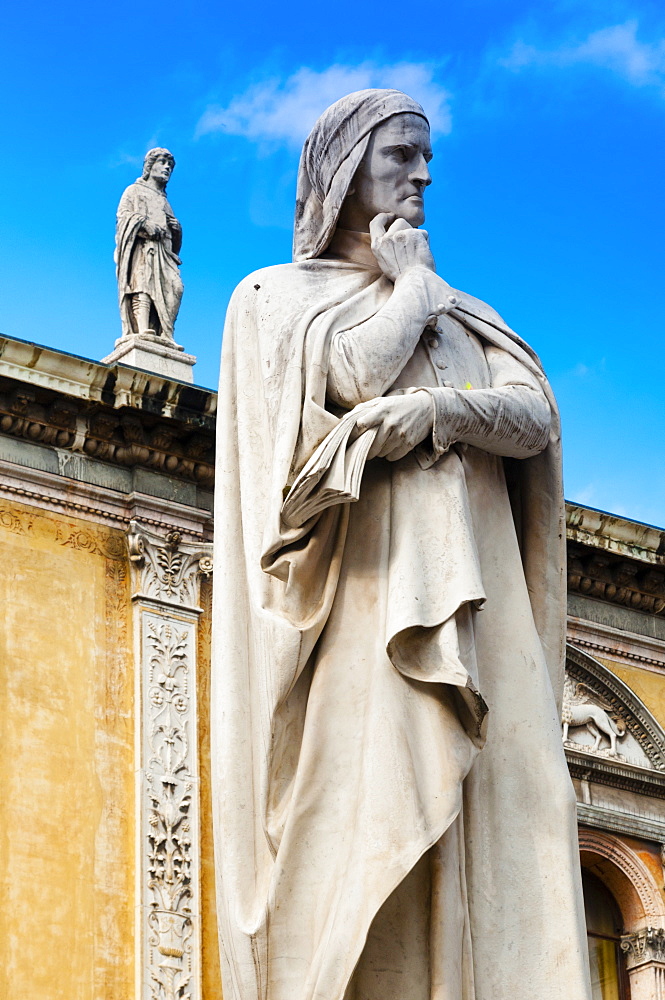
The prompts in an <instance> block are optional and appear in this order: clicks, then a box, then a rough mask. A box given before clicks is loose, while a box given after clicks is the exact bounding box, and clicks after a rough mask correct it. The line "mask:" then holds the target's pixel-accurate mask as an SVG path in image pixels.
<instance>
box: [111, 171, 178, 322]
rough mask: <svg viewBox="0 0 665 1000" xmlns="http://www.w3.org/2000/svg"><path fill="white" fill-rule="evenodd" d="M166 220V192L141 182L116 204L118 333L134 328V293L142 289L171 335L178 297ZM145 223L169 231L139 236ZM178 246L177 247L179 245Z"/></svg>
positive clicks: (169, 214)
mask: <svg viewBox="0 0 665 1000" xmlns="http://www.w3.org/2000/svg"><path fill="white" fill-rule="evenodd" d="M169 219H171V220H173V219H175V216H174V215H173V210H172V208H171V206H170V205H169V203H168V201H167V199H166V195H165V194H163V193H162V192H160V191H155V189H154V188H152V187H151V186H150V185H149V184H146V183H145V181H143V180H141V179H140V178H139V180H137V181H135V182H134V184H130V185H129V187H128V188H126V189H125V191H124V193H123V195H122V198H121V199H120V204H119V205H118V214H117V224H116V236H115V241H116V251H115V262H116V274H117V278H118V300H119V305H120V317H121V319H122V335H123V337H128V336H129V335H130V334H131V333H132V332H133V327H132V321H131V316H132V295H134V294H136V293H137V292H144V293H145V294H146V295H149V296H150V300H151V302H152V304H153V306H154V308H155V312H156V313H157V318H158V319H159V325H160V328H161V331H160V332H161V334H162V336H164V337H168V338H170V339H171V340H172V339H173V327H174V324H175V321H176V317H177V315H178V310H179V309H180V300H181V299H182V290H183V285H182V278H181V277H180V271H179V270H178V268H179V266H180V258H179V257H178V256H177V255H176V253H175V252H174V250H173V246H172V237H171V230H170V228H169V225H168V221H169ZM146 222H150V223H152V224H153V225H155V226H159V227H160V228H161V229H162V230H164V231H165V232H166V233H167V234H168V235H167V236H166V237H165V238H163V239H150V238H149V237H146V236H141V235H140V233H141V230H142V228H143V226H144V225H145V223H146ZM177 249H178V250H179V249H180V248H179V247H178V248H177Z"/></svg>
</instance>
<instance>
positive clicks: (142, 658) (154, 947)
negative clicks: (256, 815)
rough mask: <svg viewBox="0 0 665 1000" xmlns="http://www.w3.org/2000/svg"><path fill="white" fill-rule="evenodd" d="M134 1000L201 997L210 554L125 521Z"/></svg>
mask: <svg viewBox="0 0 665 1000" xmlns="http://www.w3.org/2000/svg"><path fill="white" fill-rule="evenodd" d="M127 541H128V548H129V558H130V563H131V567H132V601H133V604H134V609H135V614H136V626H137V628H136V677H137V684H136V696H137V706H139V707H138V709H137V711H138V715H139V725H138V726H137V747H136V751H137V782H138V789H137V792H138V800H139V803H140V809H139V816H138V823H137V838H138V851H137V856H138V858H139V866H138V872H137V878H138V883H139V884H138V893H137V896H138V899H139V922H140V932H139V933H138V934H137V949H138V950H137V966H138V979H139V981H140V983H141V994H140V996H141V1000H185V998H187V1000H198V998H200V996H201V990H200V977H201V955H200V951H201V944H200V889H199V876H200V844H199V768H198V759H197V745H198V742H197V704H196V693H197V684H196V681H197V663H196V649H197V641H196V640H197V628H198V618H199V615H200V613H201V607H200V603H199V593H200V581H201V578H202V576H209V575H210V573H211V572H212V546H211V545H210V544H206V543H199V544H197V543H191V542H184V541H183V539H182V536H181V534H180V532H178V531H174V530H171V531H168V532H165V533H164V534H163V535H160V534H157V533H156V532H154V531H152V530H148V529H147V528H145V527H144V526H142V525H140V524H139V523H137V522H136V521H132V523H131V525H130V529H129V531H128V533H127Z"/></svg>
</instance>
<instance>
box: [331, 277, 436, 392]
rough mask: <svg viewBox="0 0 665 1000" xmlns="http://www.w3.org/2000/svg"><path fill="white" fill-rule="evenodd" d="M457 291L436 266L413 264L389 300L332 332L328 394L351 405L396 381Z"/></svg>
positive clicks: (387, 387)
mask: <svg viewBox="0 0 665 1000" xmlns="http://www.w3.org/2000/svg"><path fill="white" fill-rule="evenodd" d="M447 291H452V289H450V288H449V286H448V285H446V283H445V282H444V281H443V280H442V279H441V278H440V277H439V276H438V275H436V274H435V273H434V272H433V271H430V270H428V269H427V268H424V267H417V268H412V269H411V270H410V271H408V272H406V273H405V274H404V275H403V276H401V277H400V278H398V279H397V281H396V282H395V288H394V291H393V293H392V295H391V296H390V298H389V299H388V301H387V302H386V304H385V305H384V306H383V307H382V308H381V309H379V311H378V312H377V313H375V315H374V316H372V317H371V319H368V320H365V322H364V323H359V324H358V326H354V327H351V328H350V329H348V330H340V331H338V332H337V333H335V334H334V335H333V337H332V342H331V346H330V356H329V359H328V384H327V393H328V398H329V399H330V400H331V402H333V403H334V404H335V405H337V406H341V407H342V408H343V409H345V410H350V409H351V408H352V407H354V406H356V405H357V404H358V403H364V402H367V400H370V399H375V398H376V397H377V396H382V395H383V394H384V392H386V391H387V390H388V389H389V388H390V387H391V386H392V385H393V383H394V382H395V379H396V378H397V377H398V375H399V374H400V372H401V371H402V369H403V368H404V366H405V365H406V363H407V361H408V360H409V358H410V357H411V355H412V354H413V352H414V350H415V347H416V344H417V343H418V340H419V338H420V336H421V334H422V332H423V330H424V329H425V326H426V325H427V323H428V321H429V320H431V319H434V318H435V317H436V316H437V314H438V315H441V314H442V313H444V312H447V311H448V310H450V309H452V308H453V306H454V303H452V302H449V301H448V297H447V295H446V294H445V293H446V292H447Z"/></svg>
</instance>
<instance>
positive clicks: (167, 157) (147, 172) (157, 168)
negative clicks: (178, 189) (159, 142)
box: [142, 146, 175, 186]
mask: <svg viewBox="0 0 665 1000" xmlns="http://www.w3.org/2000/svg"><path fill="white" fill-rule="evenodd" d="M174 167H175V157H174V156H173V153H171V152H169V150H168V149H162V148H161V146H156V147H155V149H150V150H148V152H147V153H146V154H145V159H144V160H143V175H142V177H143V180H144V181H147V180H148V178H150V177H154V179H155V180H157V181H158V182H159V183H161V184H163V185H164V186H166V184H167V183H168V180H169V178H170V176H171V174H172V173H173V168H174Z"/></svg>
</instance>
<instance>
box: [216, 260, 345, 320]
mask: <svg viewBox="0 0 665 1000" xmlns="http://www.w3.org/2000/svg"><path fill="white" fill-rule="evenodd" d="M335 278H336V274H335V272H334V270H333V269H332V268H331V267H330V265H329V263H328V262H327V261H321V260H312V261H304V262H299V263H295V264H273V265H271V266H270V267H262V268H260V269H259V270H258V271H252V273H251V274H248V275H247V277H246V278H243V279H242V281H241V282H240V283H239V284H238V285H237V286H236V288H235V291H234V292H233V296H232V298H231V303H232V305H233V306H234V307H236V308H238V307H240V308H247V307H248V305H249V303H250V302H252V303H256V302H265V301H266V299H270V300H271V301H272V302H273V303H275V304H277V303H279V302H280V301H283V302H284V303H294V302H296V301H299V300H300V299H301V296H303V295H306V296H307V297H308V298H309V300H310V301H311V296H316V295H317V293H318V294H320V295H322V296H324V295H325V293H326V290H327V289H328V288H329V286H330V283H331V281H333V282H334V281H335ZM314 301H315V299H314Z"/></svg>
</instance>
